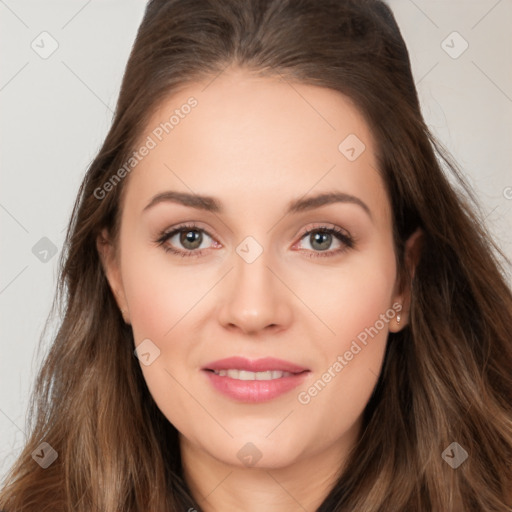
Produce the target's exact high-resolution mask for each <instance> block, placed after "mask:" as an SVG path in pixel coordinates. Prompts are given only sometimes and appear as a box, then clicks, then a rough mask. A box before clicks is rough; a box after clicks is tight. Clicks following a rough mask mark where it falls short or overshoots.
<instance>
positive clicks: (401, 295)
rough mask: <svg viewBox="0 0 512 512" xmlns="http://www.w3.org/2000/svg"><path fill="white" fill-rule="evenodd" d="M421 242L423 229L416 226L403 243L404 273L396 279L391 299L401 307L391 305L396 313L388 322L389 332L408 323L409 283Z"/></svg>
mask: <svg viewBox="0 0 512 512" xmlns="http://www.w3.org/2000/svg"><path fill="white" fill-rule="evenodd" d="M422 242H423V231H422V230H421V228H417V229H416V231H415V232H414V233H413V234H412V235H411V236H410V237H409V238H408V239H407V242H406V243H405V249H404V251H405V255H404V264H405V275H403V280H402V282H400V281H401V280H400V279H398V280H397V289H398V292H397V293H396V294H395V297H394V300H393V304H400V305H401V309H400V311H398V308H395V307H393V309H395V310H396V311H397V315H396V316H395V318H394V319H393V320H391V321H390V323H389V326H390V328H389V330H390V331H391V332H398V331H400V330H401V329H403V328H404V327H405V326H406V325H407V324H408V321H409V312H410V306H411V284H412V281H413V279H414V274H415V272H416V265H417V264H418V261H419V259H420V255H421V247H422ZM398 320H400V321H398Z"/></svg>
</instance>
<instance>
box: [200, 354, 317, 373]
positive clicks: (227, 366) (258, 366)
mask: <svg viewBox="0 0 512 512" xmlns="http://www.w3.org/2000/svg"><path fill="white" fill-rule="evenodd" d="M202 370H247V371H250V372H266V371H283V372H290V373H301V372H304V371H308V369H307V368H304V367H302V366H299V365H297V364H294V363H291V362H289V361H284V360H283V359H276V358H274V357H264V358H262V359H246V358H245V357H238V356H234V357H227V358H225V359H219V360H218V361H212V362H211V363H208V364H205V365H204V366H203V368H202Z"/></svg>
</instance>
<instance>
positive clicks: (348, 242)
mask: <svg viewBox="0 0 512 512" xmlns="http://www.w3.org/2000/svg"><path fill="white" fill-rule="evenodd" d="M187 231H201V232H203V233H205V234H206V235H208V236H209V237H210V238H212V239H213V236H212V235H210V233H208V231H206V230H205V229H203V228H200V227H199V226H197V225H196V224H185V225H182V226H178V227H176V228H173V229H172V230H171V231H162V232H161V233H160V234H159V235H158V238H157V239H156V240H155V243H156V244H157V245H158V246H162V248H163V249H164V251H165V252H167V253H171V254H175V255H177V256H182V257H199V256H202V255H203V253H204V251H205V249H199V250H194V251H192V250H186V251H180V250H177V249H174V248H173V247H170V246H168V245H167V246H166V245H164V244H165V242H167V240H169V239H170V238H172V237H173V236H174V235H176V234H177V233H181V232H187ZM317 232H318V233H324V234H330V235H334V237H335V238H337V239H338V240H339V241H340V242H341V243H342V244H343V247H340V248H339V249H336V250H327V251H310V250H308V249H305V251H306V253H307V256H308V257H310V258H325V257H333V256H337V255H339V254H341V253H343V252H345V251H346V250H348V249H352V248H354V247H355V240H354V238H353V237H352V236H350V235H348V234H347V233H346V232H344V231H341V230H340V229H338V228H336V227H328V226H317V227H314V228H311V229H309V230H308V231H306V232H305V233H303V234H302V236H301V237H300V240H302V239H303V238H305V237H306V236H308V235H310V234H311V233H317ZM302 251H304V250H302Z"/></svg>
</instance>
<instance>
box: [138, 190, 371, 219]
mask: <svg viewBox="0 0 512 512" xmlns="http://www.w3.org/2000/svg"><path fill="white" fill-rule="evenodd" d="M163 202H171V203H177V204H182V205H183V206H189V207H191V208H196V209H198V210H205V211H208V212H213V213H223V211H224V210H223V208H222V206H221V203H220V202H219V201H218V200H217V199H215V198H214V197H211V196H201V195H198V194H189V193H187V192H176V191H172V190H169V191H166V192H161V193H160V194H157V195H156V196H154V197H153V198H152V199H151V201H150V202H149V203H148V204H147V206H146V207H145V208H144V210H143V212H145V211H147V210H149V209H150V208H152V207H153V206H155V205H157V204H159V203H163ZM333 203H351V204H356V205H358V206H360V207H361V208H362V209H363V210H364V211H365V212H366V213H367V214H368V216H369V217H370V218H371V219H372V213H371V211H370V208H369V207H368V205H367V204H366V203H364V202H363V201H361V199H359V198H358V197H356V196H353V195H350V194H346V193H344V192H327V193H322V194H317V195H315V196H310V197H307V198H299V199H295V200H293V201H290V203H289V204H288V209H287V211H286V213H299V212H304V211H308V210H313V209H315V208H320V207H321V206H326V205H329V204H333Z"/></svg>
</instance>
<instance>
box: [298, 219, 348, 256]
mask: <svg viewBox="0 0 512 512" xmlns="http://www.w3.org/2000/svg"><path fill="white" fill-rule="evenodd" d="M304 239H305V241H306V242H307V243H308V244H309V247H306V249H307V252H309V254H308V256H310V257H312V258H315V257H326V256H327V257H328V256H335V255H338V254H341V253H342V252H344V251H346V250H347V249H351V248H353V247H354V239H353V238H352V237H351V236H350V234H349V233H347V232H345V231H342V230H341V229H340V228H338V227H335V226H315V227H314V228H312V229H309V230H308V231H306V233H304V234H303V235H302V237H301V241H302V240H304ZM333 243H335V244H336V245H337V246H338V247H337V248H335V249H331V246H332V245H333Z"/></svg>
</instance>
